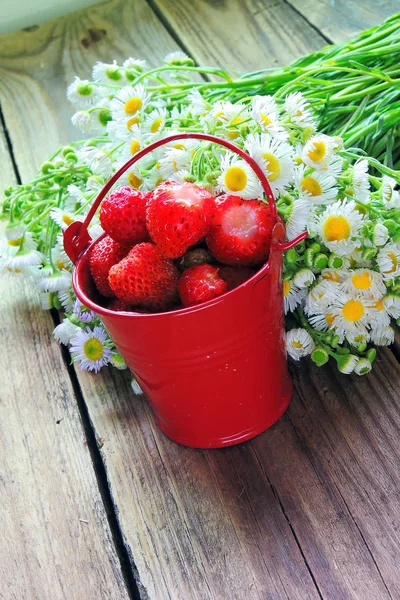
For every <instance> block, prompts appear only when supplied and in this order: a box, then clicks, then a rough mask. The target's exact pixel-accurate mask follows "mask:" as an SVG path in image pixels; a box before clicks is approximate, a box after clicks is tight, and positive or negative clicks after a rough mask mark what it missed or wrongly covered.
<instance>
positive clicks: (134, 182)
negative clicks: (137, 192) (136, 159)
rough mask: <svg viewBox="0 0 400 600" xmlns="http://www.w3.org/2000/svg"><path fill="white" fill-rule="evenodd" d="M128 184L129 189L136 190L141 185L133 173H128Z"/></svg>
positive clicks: (138, 178) (140, 181)
mask: <svg viewBox="0 0 400 600" xmlns="http://www.w3.org/2000/svg"><path fill="white" fill-rule="evenodd" d="M128 183H129V185H130V186H131V187H133V188H135V189H137V188H138V187H139V186H140V184H141V183H142V180H141V179H140V177H137V176H136V175H135V173H129V175H128Z"/></svg>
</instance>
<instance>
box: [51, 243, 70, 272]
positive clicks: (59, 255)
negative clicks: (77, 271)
mask: <svg viewBox="0 0 400 600" xmlns="http://www.w3.org/2000/svg"><path fill="white" fill-rule="evenodd" d="M51 256H52V259H53V263H54V264H55V266H56V267H57V269H58V270H59V271H63V270H65V271H69V270H70V269H71V268H72V267H73V264H72V261H71V260H70V258H69V256H68V255H67V253H66V252H65V250H64V245H63V244H60V243H59V242H57V243H56V245H55V246H54V248H53V249H52V251H51Z"/></svg>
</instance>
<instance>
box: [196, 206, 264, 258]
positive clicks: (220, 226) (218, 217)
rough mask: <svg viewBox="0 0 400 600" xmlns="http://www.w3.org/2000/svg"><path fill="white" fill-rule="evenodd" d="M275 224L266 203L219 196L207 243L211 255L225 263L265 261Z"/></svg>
mask: <svg viewBox="0 0 400 600" xmlns="http://www.w3.org/2000/svg"><path fill="white" fill-rule="evenodd" d="M273 226H274V223H273V220H272V217H271V211H270V208H269V206H268V204H265V202H262V201H261V200H242V199H241V198H239V197H238V196H228V195H223V196H219V197H218V198H216V200H215V210H214V217H213V220H212V224H211V228H210V231H209V233H208V235H207V238H206V242H207V246H208V248H209V250H210V251H211V253H212V255H213V256H214V257H215V258H216V259H217V260H218V261H220V262H221V263H224V264H226V265H235V266H247V265H257V264H260V263H262V262H265V261H266V260H267V258H268V254H269V247H270V244H271V234H272V229H273Z"/></svg>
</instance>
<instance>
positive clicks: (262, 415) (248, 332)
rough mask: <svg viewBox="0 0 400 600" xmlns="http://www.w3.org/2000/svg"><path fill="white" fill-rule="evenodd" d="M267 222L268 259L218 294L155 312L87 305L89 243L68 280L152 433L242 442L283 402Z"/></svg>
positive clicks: (189, 441) (277, 301) (285, 379)
mask: <svg viewBox="0 0 400 600" xmlns="http://www.w3.org/2000/svg"><path fill="white" fill-rule="evenodd" d="M284 236H285V232H284V227H283V225H282V224H281V223H278V224H277V225H276V226H275V229H274V232H273V240H272V244H271V252H270V257H269V260H268V263H267V264H266V265H264V266H263V267H262V268H261V269H260V271H258V272H257V273H256V274H255V275H254V276H253V277H252V278H251V279H249V280H248V281H246V282H245V283H243V284H242V285H240V286H239V287H238V288H236V289H234V290H232V291H230V292H228V293H227V294H225V295H223V296H221V297H219V298H216V299H214V300H211V301H209V302H206V303H204V304H202V305H199V306H197V307H192V308H187V309H182V310H176V311H171V312H167V313H159V314H143V313H127V312H114V311H109V310H107V309H104V308H102V307H101V306H99V305H98V304H97V303H96V291H95V286H94V283H93V281H92V277H91V274H90V268H89V256H90V251H91V245H90V246H89V247H88V248H87V250H86V251H85V252H84V253H83V254H82V255H81V256H80V258H79V259H78V261H77V263H76V268H75V271H74V276H73V285H74V289H75V292H76V294H77V296H78V298H79V300H80V301H81V302H82V303H83V304H84V305H86V306H88V307H89V308H90V309H91V310H94V311H95V312H96V313H97V314H98V316H99V317H100V319H101V320H102V322H103V323H104V326H105V327H106V329H107V331H108V332H109V334H110V336H111V337H112V339H113V340H114V342H115V345H116V347H117V348H118V351H119V352H120V353H121V354H122V356H123V357H124V359H125V361H126V362H127V364H128V366H129V368H130V369H131V371H132V372H133V374H134V376H135V378H136V379H137V381H138V383H139V384H140V386H141V388H142V389H143V391H144V393H145V394H146V396H147V398H148V400H149V402H150V404H151V406H152V407H153V409H154V412H155V416H156V420H157V423H158V425H159V426H160V428H161V429H162V431H163V432H164V433H165V434H166V435H167V436H169V437H170V438H171V439H173V440H174V441H176V442H178V443H180V444H184V445H186V446H193V447H200V448H217V447H222V446H229V445H232V444H237V443H239V442H243V441H245V440H248V439H250V438H252V437H254V436H256V435H258V434H259V433H261V432H262V431H264V430H265V429H267V428H268V427H269V426H270V425H272V424H273V423H274V422H275V421H276V420H277V419H278V418H279V417H280V416H281V415H282V413H283V412H284V411H285V409H286V407H287V406H288V403H289V400H290V397H291V391H292V383H291V379H290V377H289V374H288V370H287V364H286V355H285V347H284V316H283V298H282V282H281V267H282V251H281V249H280V248H279V242H281V241H283V239H284Z"/></svg>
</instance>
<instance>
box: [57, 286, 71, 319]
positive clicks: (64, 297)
mask: <svg viewBox="0 0 400 600" xmlns="http://www.w3.org/2000/svg"><path fill="white" fill-rule="evenodd" d="M57 296H58V299H59V301H60V302H61V306H62V307H63V309H64V310H65V312H67V313H68V314H70V313H72V311H73V310H74V302H75V294H74V292H73V290H72V288H70V289H69V290H63V291H62V292H58V294H57Z"/></svg>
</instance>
